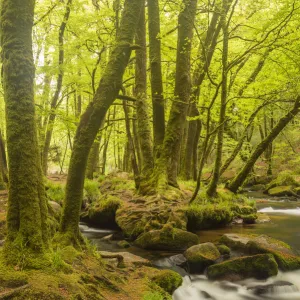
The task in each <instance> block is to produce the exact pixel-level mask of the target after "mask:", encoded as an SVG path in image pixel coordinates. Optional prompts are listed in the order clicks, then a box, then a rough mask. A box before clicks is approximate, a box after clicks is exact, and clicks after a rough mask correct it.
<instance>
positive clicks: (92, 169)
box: [86, 137, 101, 179]
mask: <svg viewBox="0 0 300 300" xmlns="http://www.w3.org/2000/svg"><path fill="white" fill-rule="evenodd" d="M100 143H101V138H100V137H97V138H96V140H95V141H94V143H93V146H92V148H91V151H90V154H89V158H88V163H87V169H86V177H87V178H88V179H93V178H94V174H95V173H96V172H97V171H98V167H99V155H100Z"/></svg>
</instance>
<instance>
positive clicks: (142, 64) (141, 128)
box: [135, 5, 154, 179]
mask: <svg viewBox="0 0 300 300" xmlns="http://www.w3.org/2000/svg"><path fill="white" fill-rule="evenodd" d="M135 41H136V44H137V45H138V46H139V49H137V50H136V56H135V57H136V66H135V94H136V98H137V102H136V116H137V125H138V126H137V133H138V137H139V143H140V149H141V158H142V159H141V165H140V170H141V176H142V177H145V178H146V179H149V176H150V175H151V174H152V172H153V164H154V162H153V144H152V132H151V126H150V120H149V110H148V105H147V45H146V20H145V6H144V5H143V8H142V12H141V16H140V20H139V24H138V28H137V32H136V38H135Z"/></svg>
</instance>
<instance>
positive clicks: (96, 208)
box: [82, 195, 122, 228]
mask: <svg viewBox="0 0 300 300" xmlns="http://www.w3.org/2000/svg"><path fill="white" fill-rule="evenodd" d="M121 204H122V202H121V200H120V199H119V198H118V197H115V196H111V195H107V196H106V197H105V198H101V199H100V200H98V201H97V202H94V203H93V204H92V205H91V207H90V208H89V210H88V212H87V213H84V214H82V220H83V221H84V222H86V223H88V224H92V225H95V226H99V227H105V228H118V225H117V223H116V211H117V210H118V209H119V208H120V207H121Z"/></svg>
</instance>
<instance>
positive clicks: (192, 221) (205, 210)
mask: <svg viewBox="0 0 300 300" xmlns="http://www.w3.org/2000/svg"><path fill="white" fill-rule="evenodd" d="M186 215H187V218H188V223H187V228H188V230H191V231H194V230H201V229H211V228H218V227H224V226H226V225H227V224H229V223H230V222H231V221H232V219H233V212H232V211H231V208H230V207H229V206H227V205H218V204H216V205H197V204H194V205H191V206H189V207H188V208H187V209H186Z"/></svg>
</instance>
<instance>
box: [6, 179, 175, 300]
mask: <svg viewBox="0 0 300 300" xmlns="http://www.w3.org/2000/svg"><path fill="white" fill-rule="evenodd" d="M48 179H49V180H50V181H51V182H53V183H58V184H64V183H65V181H66V176H65V175H52V176H49V178H48ZM7 199H8V192H7V191H0V299H24V300H25V299H26V300H31V299H32V300H38V299H44V300H51V299H55V300H56V299H89V300H90V299H91V300H93V299H95V300H96V299H109V300H141V299H154V298H152V297H153V295H154V297H155V295H158V296H157V297H158V298H157V299H160V297H164V299H171V298H170V295H169V294H167V293H166V292H165V291H164V290H163V289H161V288H160V287H159V286H158V285H156V284H154V283H153V282H152V278H153V277H155V276H157V275H159V274H160V272H162V271H160V270H158V269H156V268H152V267H151V265H150V263H149V262H148V261H147V262H145V263H140V262H136V261H134V260H133V261H131V260H130V259H129V260H128V259H124V263H122V265H119V264H118V257H115V258H111V259H102V258H101V257H100V255H99V253H98V252H97V251H96V249H95V248H94V247H93V246H92V245H89V246H88V248H87V249H86V250H84V251H76V250H75V249H74V248H72V247H70V246H69V247H66V248H62V249H60V248H56V249H51V250H49V253H48V254H49V259H50V261H51V263H50V265H49V266H46V267H45V268H43V269H40V270H27V269H26V266H24V268H23V265H18V266H13V267H9V266H6V264H5V261H4V260H3V257H2V255H1V252H2V249H1V248H2V246H3V240H4V238H5V235H6V228H5V221H6V211H7ZM112 254H113V253H112ZM25 261H26V258H25ZM25 264H26V263H25ZM149 297H150V298H149ZM155 299H156V298H155Z"/></svg>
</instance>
